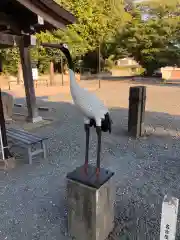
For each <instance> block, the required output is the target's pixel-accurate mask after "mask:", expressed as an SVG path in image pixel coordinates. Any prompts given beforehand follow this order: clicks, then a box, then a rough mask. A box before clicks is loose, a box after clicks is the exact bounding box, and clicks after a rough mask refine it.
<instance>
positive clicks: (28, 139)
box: [7, 128, 48, 164]
mask: <svg viewBox="0 0 180 240" xmlns="http://www.w3.org/2000/svg"><path fill="white" fill-rule="evenodd" d="M7 137H8V138H9V140H10V141H12V143H13V145H17V146H20V147H22V148H27V150H28V160H29V164H32V158H33V157H34V156H36V155H38V154H40V153H43V157H44V158H46V145H45V140H47V139H48V138H47V137H43V138H42V137H38V136H36V135H34V134H31V133H29V132H26V131H24V130H19V129H14V128H9V129H7ZM38 144H39V145H40V148H37V149H36V150H33V148H34V147H35V146H36V147H37V145H38Z"/></svg>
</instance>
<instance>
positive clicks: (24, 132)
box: [8, 128, 47, 141]
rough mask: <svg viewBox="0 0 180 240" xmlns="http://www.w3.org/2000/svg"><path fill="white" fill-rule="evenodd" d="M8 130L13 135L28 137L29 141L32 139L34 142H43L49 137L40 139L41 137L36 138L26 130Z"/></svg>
mask: <svg viewBox="0 0 180 240" xmlns="http://www.w3.org/2000/svg"><path fill="white" fill-rule="evenodd" d="M8 130H9V131H10V132H12V133H19V134H22V135H23V136H26V137H28V139H31V140H32V141H42V140H45V139H47V137H39V136H36V135H34V134H31V133H29V132H26V131H24V130H19V129H13V128H9V129H8Z"/></svg>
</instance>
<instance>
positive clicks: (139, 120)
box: [128, 86, 146, 138]
mask: <svg viewBox="0 0 180 240" xmlns="http://www.w3.org/2000/svg"><path fill="white" fill-rule="evenodd" d="M145 105H146V87H145V86H138V87H130V91H129V116H128V132H129V133H130V135H131V136H133V137H136V138H137V137H141V136H143V135H144V131H145V129H144V117H145Z"/></svg>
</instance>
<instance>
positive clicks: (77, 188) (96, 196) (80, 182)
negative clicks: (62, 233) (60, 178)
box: [67, 165, 115, 240]
mask: <svg viewBox="0 0 180 240" xmlns="http://www.w3.org/2000/svg"><path fill="white" fill-rule="evenodd" d="M95 170H96V169H95V167H93V166H90V165H89V166H88V172H87V175H86V173H85V172H84V166H82V167H79V168H77V169H75V171H73V172H71V173H69V174H68V175H67V201H68V231H69V233H70V235H71V236H72V237H75V239H77V240H105V239H106V238H107V237H108V235H109V233H110V232H111V231H112V230H113V227H114V201H115V189H114V184H113V175H114V173H112V172H111V171H109V170H105V169H103V168H101V170H100V175H99V179H97V176H96V173H95Z"/></svg>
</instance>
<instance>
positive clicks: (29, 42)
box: [0, 32, 36, 47]
mask: <svg viewBox="0 0 180 240" xmlns="http://www.w3.org/2000/svg"><path fill="white" fill-rule="evenodd" d="M21 39H23V40H24V43H25V45H26V46H35V45H36V37H35V36H34V35H23V36H16V35H12V34H6V33H1V32H0V46H1V47H3V46H4V47H15V46H19V45H20V43H21Z"/></svg>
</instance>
